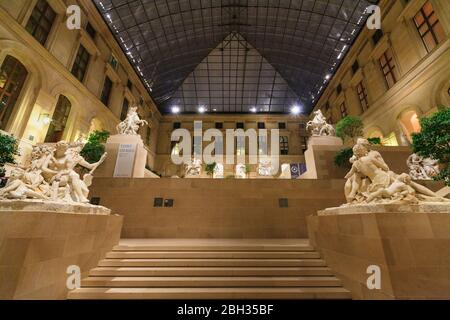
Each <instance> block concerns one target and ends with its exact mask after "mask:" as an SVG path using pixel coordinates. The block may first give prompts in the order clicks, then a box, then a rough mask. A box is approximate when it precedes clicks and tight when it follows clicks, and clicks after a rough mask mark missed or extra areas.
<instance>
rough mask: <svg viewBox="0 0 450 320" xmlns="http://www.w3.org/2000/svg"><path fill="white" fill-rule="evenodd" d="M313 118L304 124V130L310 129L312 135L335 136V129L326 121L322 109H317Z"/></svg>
mask: <svg viewBox="0 0 450 320" xmlns="http://www.w3.org/2000/svg"><path fill="white" fill-rule="evenodd" d="M313 114H314V118H313V119H312V120H311V121H308V123H307V124H306V130H308V131H311V135H312V136H335V135H336V130H335V129H334V127H333V126H332V125H331V124H328V123H327V119H326V118H325V116H324V115H323V114H322V111H320V110H317V111H315V112H314V113H313Z"/></svg>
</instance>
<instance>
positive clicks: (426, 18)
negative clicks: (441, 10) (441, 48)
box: [412, 0, 443, 53]
mask: <svg viewBox="0 0 450 320" xmlns="http://www.w3.org/2000/svg"><path fill="white" fill-rule="evenodd" d="M426 5H430V6H431V9H432V11H431V13H430V14H429V15H427V14H426V13H425V9H424V8H425V6H426ZM418 15H421V17H422V19H423V22H422V23H421V24H419V23H418V21H417V17H418ZM433 16H434V18H435V19H436V21H435V22H434V23H431V22H430V20H431V19H432V17H433ZM412 20H413V22H414V25H415V27H416V30H417V32H418V33H419V36H420V38H421V39H422V43H423V45H424V46H425V49H426V50H427V52H428V53H430V52H431V51H433V50H434V49H435V48H436V47H437V46H438V45H439V44H440V43H441V42H442V41H443V40H441V41H439V39H438V37H437V35H436V31H435V28H436V26H440V27H441V28H442V24H441V22H440V20H439V18H438V17H437V14H436V11H435V10H434V8H433V5H432V3H431V2H430V1H429V0H428V1H427V2H425V3H424V5H423V6H422V7H421V8H420V10H419V11H418V12H417V13H416V14H415V15H414V17H413V19H412ZM423 26H426V30H425V32H424V33H422V31H421V28H422V27H423ZM430 33H431V37H432V39H433V44H434V45H433V47H432V48H429V47H428V45H427V43H426V42H425V38H426V37H427V36H428V34H430Z"/></svg>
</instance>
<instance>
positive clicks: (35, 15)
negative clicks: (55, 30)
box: [25, 0, 56, 45]
mask: <svg viewBox="0 0 450 320" xmlns="http://www.w3.org/2000/svg"><path fill="white" fill-rule="evenodd" d="M55 18H56V13H55V11H53V9H52V7H50V5H49V4H48V3H47V1H45V0H39V1H38V2H37V4H36V6H35V7H34V9H33V12H32V13H31V16H30V20H28V23H27V25H26V27H25V29H26V30H27V31H28V32H29V33H30V34H31V35H32V36H33V37H34V38H35V39H36V40H37V41H39V43H40V44H42V45H44V44H45V42H46V41H47V38H48V35H49V33H50V30H51V29H52V25H53V22H55Z"/></svg>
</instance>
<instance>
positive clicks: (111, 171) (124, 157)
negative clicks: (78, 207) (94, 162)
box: [95, 134, 147, 178]
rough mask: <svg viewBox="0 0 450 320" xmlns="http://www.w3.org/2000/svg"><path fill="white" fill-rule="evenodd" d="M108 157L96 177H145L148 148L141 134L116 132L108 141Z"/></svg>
mask: <svg viewBox="0 0 450 320" xmlns="http://www.w3.org/2000/svg"><path fill="white" fill-rule="evenodd" d="M106 152H107V153H108V157H107V158H106V160H105V162H104V163H103V165H102V166H101V167H100V168H98V170H97V171H96V173H95V176H96V177H116V178H144V177H145V165H146V163H147V150H146V149H145V148H144V142H143V141H142V139H141V136H139V135H131V134H116V135H113V136H110V137H109V138H108V140H107V141H106Z"/></svg>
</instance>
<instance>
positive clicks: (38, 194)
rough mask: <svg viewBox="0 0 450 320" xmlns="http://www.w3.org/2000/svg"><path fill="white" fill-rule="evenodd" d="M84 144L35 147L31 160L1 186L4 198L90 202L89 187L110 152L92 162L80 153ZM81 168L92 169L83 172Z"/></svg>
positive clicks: (16, 169)
mask: <svg viewBox="0 0 450 320" xmlns="http://www.w3.org/2000/svg"><path fill="white" fill-rule="evenodd" d="M83 146H84V143H82V142H79V141H78V142H74V143H68V142H66V141H59V142H58V143H56V145H55V146H49V145H41V146H35V147H33V151H32V154H31V163H30V164H29V165H28V166H26V167H16V168H14V169H13V170H12V172H11V175H10V178H9V179H8V182H7V184H6V186H5V187H4V188H2V189H0V199H18V200H25V199H41V200H46V201H55V202H63V203H85V204H87V203H89V200H88V194H89V189H88V187H89V186H90V185H91V183H92V178H93V173H94V171H95V169H96V168H97V167H98V166H99V165H100V164H101V163H102V162H103V161H104V160H105V157H106V153H104V154H103V155H102V157H101V158H100V160H99V161H98V162H96V163H89V162H87V161H86V160H85V159H84V158H83V157H82V156H81V154H80V152H81V150H82V148H83ZM81 167H83V168H85V169H88V170H89V172H87V173H85V174H83V175H82V174H80V171H81V170H80V168H81ZM81 175H82V177H81Z"/></svg>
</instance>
